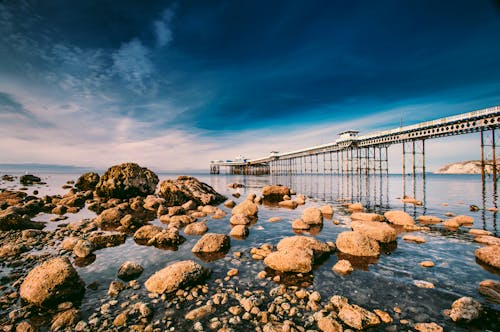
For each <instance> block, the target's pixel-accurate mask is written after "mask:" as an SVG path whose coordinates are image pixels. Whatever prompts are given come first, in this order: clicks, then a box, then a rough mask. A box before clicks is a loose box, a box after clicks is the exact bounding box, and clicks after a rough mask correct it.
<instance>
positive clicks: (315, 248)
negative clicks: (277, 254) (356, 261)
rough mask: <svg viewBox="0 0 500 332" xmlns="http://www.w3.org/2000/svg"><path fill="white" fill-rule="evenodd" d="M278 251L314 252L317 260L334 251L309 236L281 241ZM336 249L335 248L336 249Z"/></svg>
mask: <svg viewBox="0 0 500 332" xmlns="http://www.w3.org/2000/svg"><path fill="white" fill-rule="evenodd" d="M276 248H277V249H278V251H284V250H289V249H298V250H308V249H309V250H312V252H313V255H314V257H315V258H320V257H322V256H324V255H326V254H329V253H330V252H331V251H332V249H331V248H330V246H329V245H328V244H326V243H324V242H321V241H318V240H316V239H315V238H313V237H309V236H301V235H297V236H290V237H286V238H283V239H281V240H280V242H279V243H278V245H277V246H276ZM334 249H335V248H334Z"/></svg>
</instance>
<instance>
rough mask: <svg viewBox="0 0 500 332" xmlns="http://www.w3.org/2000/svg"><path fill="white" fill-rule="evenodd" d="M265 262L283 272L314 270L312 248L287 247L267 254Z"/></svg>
mask: <svg viewBox="0 0 500 332" xmlns="http://www.w3.org/2000/svg"><path fill="white" fill-rule="evenodd" d="M264 264H266V265H267V266H268V267H270V268H271V269H273V270H276V271H281V272H295V273H308V272H311V270H312V265H313V252H312V250H310V249H306V250H300V249H295V248H291V249H286V250H281V251H276V252H273V253H270V254H269V255H267V257H266V258H265V259H264Z"/></svg>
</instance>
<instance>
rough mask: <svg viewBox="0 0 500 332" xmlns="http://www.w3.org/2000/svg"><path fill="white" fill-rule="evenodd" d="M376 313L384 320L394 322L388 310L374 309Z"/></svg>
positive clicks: (387, 322)
mask: <svg viewBox="0 0 500 332" xmlns="http://www.w3.org/2000/svg"><path fill="white" fill-rule="evenodd" d="M373 312H374V313H375V314H377V316H378V317H379V318H380V319H381V320H382V322H384V323H386V324H389V323H392V317H391V315H389V314H388V313H387V312H385V311H383V310H379V309H375V310H373Z"/></svg>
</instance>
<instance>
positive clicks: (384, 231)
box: [351, 221, 397, 243]
mask: <svg viewBox="0 0 500 332" xmlns="http://www.w3.org/2000/svg"><path fill="white" fill-rule="evenodd" d="M351 228H352V229H353V230H354V231H355V232H358V233H360V234H363V235H364V236H366V237H369V238H370V239H373V240H376V241H378V242H382V243H390V242H394V241H396V239H397V233H396V230H395V229H394V228H392V227H391V226H389V225H388V224H386V223H385V222H378V221H353V222H351Z"/></svg>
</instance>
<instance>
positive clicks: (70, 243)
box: [61, 236, 80, 251]
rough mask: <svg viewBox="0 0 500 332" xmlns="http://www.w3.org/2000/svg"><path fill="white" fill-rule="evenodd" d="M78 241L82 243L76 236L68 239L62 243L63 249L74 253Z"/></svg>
mask: <svg viewBox="0 0 500 332" xmlns="http://www.w3.org/2000/svg"><path fill="white" fill-rule="evenodd" d="M78 241H80V238H79V237H76V236H70V237H67V238H65V239H64V240H63V241H62V242H61V248H62V249H64V250H68V251H73V248H74V247H75V245H76V243H77V242H78Z"/></svg>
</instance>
